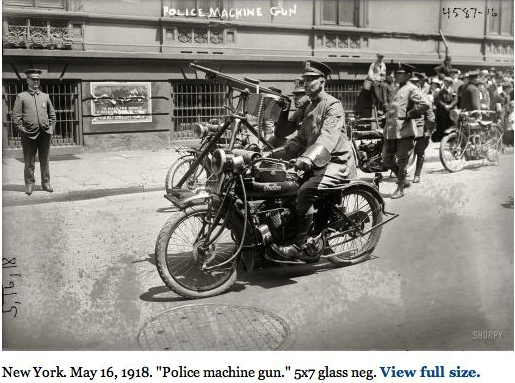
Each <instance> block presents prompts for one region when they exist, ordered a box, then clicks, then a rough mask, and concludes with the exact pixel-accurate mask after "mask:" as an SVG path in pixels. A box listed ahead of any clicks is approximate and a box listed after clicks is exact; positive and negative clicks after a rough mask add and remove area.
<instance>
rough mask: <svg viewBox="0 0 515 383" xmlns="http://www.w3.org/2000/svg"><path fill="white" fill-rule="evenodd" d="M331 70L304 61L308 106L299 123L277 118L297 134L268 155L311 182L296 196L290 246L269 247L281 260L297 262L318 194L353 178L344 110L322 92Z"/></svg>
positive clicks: (351, 157) (305, 184) (354, 168)
mask: <svg viewBox="0 0 515 383" xmlns="http://www.w3.org/2000/svg"><path fill="white" fill-rule="evenodd" d="M330 73H331V69H330V68H329V67H328V66H327V65H325V64H323V63H320V62H317V61H313V60H310V61H307V62H306V63H305V67H304V73H303V74H302V77H303V79H304V87H305V89H306V94H307V96H308V97H309V99H310V101H311V103H310V104H309V105H308V106H307V108H306V111H305V113H304V117H303V119H302V122H301V123H300V127H299V126H298V125H299V122H294V121H291V120H290V121H289V120H288V119H287V117H288V112H287V111H285V112H283V114H282V115H281V117H280V118H279V121H278V123H277V125H278V126H279V127H282V126H289V125H295V126H296V127H297V128H298V129H299V132H298V133H297V136H295V137H294V138H293V139H292V140H290V141H289V142H288V143H287V144H286V146H284V147H281V148H277V149H275V150H273V151H272V153H271V154H270V155H271V157H272V158H281V159H285V160H288V159H293V158H297V160H296V163H295V167H296V168H297V169H300V170H304V171H305V172H307V174H309V175H310V178H309V179H308V180H307V181H306V182H305V183H304V184H302V186H301V187H300V188H299V191H298V194H297V222H298V226H297V231H296V236H295V240H294V243H293V245H290V246H276V245H272V248H273V249H274V251H275V252H276V253H277V254H278V255H279V256H280V257H282V258H284V259H288V260H292V259H300V257H301V256H302V254H303V250H304V245H305V243H306V239H307V235H308V231H309V228H310V226H311V224H312V222H313V202H314V201H315V198H316V196H317V195H319V194H320V191H321V190H323V189H326V188H330V187H332V186H335V185H338V184H340V183H341V182H342V181H343V180H345V179H348V178H356V175H357V172H356V164H355V163H354V156H353V153H352V148H351V146H350V143H349V140H348V138H347V136H346V135H345V134H344V133H343V132H342V129H343V127H344V112H343V106H342V104H341V102H340V101H338V100H337V99H336V98H334V97H333V96H331V95H329V94H328V93H326V91H325V90H324V88H325V83H326V80H327V76H329V74H330Z"/></svg>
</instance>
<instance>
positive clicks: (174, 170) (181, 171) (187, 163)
mask: <svg viewBox="0 0 515 383" xmlns="http://www.w3.org/2000/svg"><path fill="white" fill-rule="evenodd" d="M194 162H195V157H194V156H192V155H188V156H184V157H181V158H179V159H178V160H177V161H175V162H174V163H173V164H172V165H171V166H170V169H168V172H167V173H166V178H165V190H166V192H167V193H171V191H172V190H173V189H175V188H177V184H178V183H179V181H180V180H181V179H182V177H183V176H184V175H185V174H186V172H187V171H188V170H189V169H190V168H191V165H192V164H193V163H194ZM206 181H207V171H206V169H205V167H204V163H201V164H199V165H198V166H197V169H196V170H195V172H194V173H192V175H191V176H190V177H189V178H188V179H187V180H186V182H184V183H183V184H182V185H181V188H182V189H188V190H194V189H196V188H198V187H200V186H203V185H205V184H206Z"/></svg>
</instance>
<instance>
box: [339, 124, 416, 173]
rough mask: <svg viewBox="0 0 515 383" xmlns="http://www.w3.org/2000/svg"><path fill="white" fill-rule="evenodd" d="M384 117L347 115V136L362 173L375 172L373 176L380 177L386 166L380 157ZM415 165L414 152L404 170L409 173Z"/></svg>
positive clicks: (386, 169)
mask: <svg viewBox="0 0 515 383" xmlns="http://www.w3.org/2000/svg"><path fill="white" fill-rule="evenodd" d="M384 123H385V118H384V117H383V118H374V117H372V118H356V117H355V116H353V115H351V116H349V124H348V125H347V136H348V137H349V139H350V140H351V142H352V147H353V149H354V156H355V159H356V165H357V166H358V167H359V169H360V170H361V171H362V172H364V173H375V178H379V179H382V177H383V176H382V174H381V173H383V172H387V171H389V170H390V169H389V168H387V167H386V166H385V165H384V163H383V159H382V152H383V143H384V136H383V127H384ZM415 165H416V161H415V153H414V152H413V151H412V153H411V154H410V157H409V160H408V165H407V166H406V171H407V172H408V173H410V172H411V171H412V170H413V169H414V168H415Z"/></svg>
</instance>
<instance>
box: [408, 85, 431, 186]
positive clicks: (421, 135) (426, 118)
mask: <svg viewBox="0 0 515 383" xmlns="http://www.w3.org/2000/svg"><path fill="white" fill-rule="evenodd" d="M421 81H422V79H420V78H419V77H417V76H413V77H412V78H410V82H412V83H413V84H414V85H415V86H417V87H418V88H419V89H420V88H421ZM422 94H423V96H424V97H425V98H426V99H427V101H428V102H429V105H430V106H429V109H428V110H427V111H426V112H424V115H423V116H422V117H420V118H417V119H416V120H415V124H416V125H417V134H416V136H415V148H414V152H415V155H416V156H417V164H416V167H415V174H414V176H413V183H415V184H416V183H419V182H420V174H421V173H422V167H423V166H424V160H425V152H426V149H427V147H428V146H429V140H430V138H431V134H432V133H433V131H434V129H435V125H436V124H435V114H434V112H433V103H432V102H431V100H430V99H429V95H427V94H424V93H422Z"/></svg>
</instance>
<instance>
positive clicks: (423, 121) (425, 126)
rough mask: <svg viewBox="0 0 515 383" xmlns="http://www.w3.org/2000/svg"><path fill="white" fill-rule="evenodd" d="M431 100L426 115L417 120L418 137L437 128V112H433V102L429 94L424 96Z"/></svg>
mask: <svg viewBox="0 0 515 383" xmlns="http://www.w3.org/2000/svg"><path fill="white" fill-rule="evenodd" d="M424 97H425V98H426V99H427V101H428V102H429V109H428V110H427V111H426V112H424V115H423V116H422V117H420V118H417V119H416V120H415V124H416V125H417V134H416V137H422V136H423V135H424V133H431V132H432V131H433V130H434V128H435V113H434V112H433V103H432V102H431V101H430V100H429V97H428V96H426V95H425V96H424Z"/></svg>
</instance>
